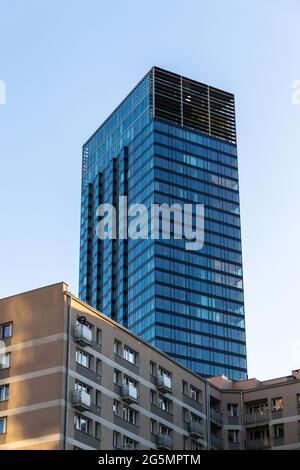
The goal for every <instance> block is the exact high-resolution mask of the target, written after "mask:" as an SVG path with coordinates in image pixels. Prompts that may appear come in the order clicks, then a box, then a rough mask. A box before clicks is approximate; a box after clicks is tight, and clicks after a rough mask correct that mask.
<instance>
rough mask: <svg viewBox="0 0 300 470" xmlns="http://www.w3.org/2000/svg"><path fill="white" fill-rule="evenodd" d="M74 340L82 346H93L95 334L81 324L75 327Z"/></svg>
mask: <svg viewBox="0 0 300 470" xmlns="http://www.w3.org/2000/svg"><path fill="white" fill-rule="evenodd" d="M74 340H75V341H76V343H78V344H80V346H83V347H84V346H91V344H92V343H93V332H92V330H91V329H90V328H89V327H88V326H87V325H84V324H83V323H80V324H79V325H76V326H75V332H74Z"/></svg>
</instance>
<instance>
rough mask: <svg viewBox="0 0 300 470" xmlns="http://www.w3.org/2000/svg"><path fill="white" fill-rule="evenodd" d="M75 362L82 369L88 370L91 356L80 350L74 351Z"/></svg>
mask: <svg viewBox="0 0 300 470" xmlns="http://www.w3.org/2000/svg"><path fill="white" fill-rule="evenodd" d="M76 362H77V363H78V364H80V365H82V366H84V367H87V368H90V365H91V356H90V355H89V354H86V353H84V352H83V351H81V350H80V349H76Z"/></svg>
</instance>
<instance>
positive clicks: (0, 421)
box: [0, 418, 7, 434]
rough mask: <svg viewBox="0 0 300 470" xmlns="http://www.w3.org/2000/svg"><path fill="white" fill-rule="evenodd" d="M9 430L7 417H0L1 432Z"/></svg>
mask: <svg viewBox="0 0 300 470" xmlns="http://www.w3.org/2000/svg"><path fill="white" fill-rule="evenodd" d="M6 430H7V418H0V434H5V433H6Z"/></svg>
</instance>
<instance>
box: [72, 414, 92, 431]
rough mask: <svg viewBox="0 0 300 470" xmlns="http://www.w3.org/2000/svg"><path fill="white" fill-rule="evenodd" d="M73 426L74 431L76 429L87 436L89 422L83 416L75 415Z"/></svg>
mask: <svg viewBox="0 0 300 470" xmlns="http://www.w3.org/2000/svg"><path fill="white" fill-rule="evenodd" d="M74 426H75V429H77V430H78V431H81V432H84V433H85V434H89V431H90V420H89V419H87V418H86V417H85V416H81V415H75V418H74Z"/></svg>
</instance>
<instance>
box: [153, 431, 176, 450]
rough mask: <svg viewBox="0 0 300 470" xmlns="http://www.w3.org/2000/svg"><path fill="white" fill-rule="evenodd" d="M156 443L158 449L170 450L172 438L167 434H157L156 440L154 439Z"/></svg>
mask: <svg viewBox="0 0 300 470" xmlns="http://www.w3.org/2000/svg"><path fill="white" fill-rule="evenodd" d="M156 445H157V447H158V449H167V450H172V449H173V438H172V437H171V436H169V435H168V434H158V436H157V440H156Z"/></svg>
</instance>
